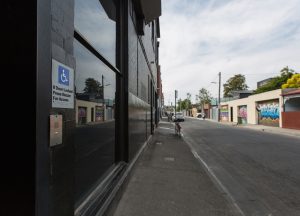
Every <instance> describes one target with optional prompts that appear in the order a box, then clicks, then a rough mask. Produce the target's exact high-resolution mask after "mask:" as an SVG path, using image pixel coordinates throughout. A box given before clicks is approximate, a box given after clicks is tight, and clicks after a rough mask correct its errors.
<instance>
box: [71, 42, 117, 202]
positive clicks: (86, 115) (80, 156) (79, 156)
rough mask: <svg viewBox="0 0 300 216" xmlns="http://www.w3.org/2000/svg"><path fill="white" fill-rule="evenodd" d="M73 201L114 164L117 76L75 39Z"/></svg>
mask: <svg viewBox="0 0 300 216" xmlns="http://www.w3.org/2000/svg"><path fill="white" fill-rule="evenodd" d="M74 55H75V57H76V70H75V95H76V128H75V134H74V135H75V138H74V143H75V151H76V152H75V163H76V164H75V187H76V191H75V192H76V194H75V196H76V197H75V198H76V201H77V203H78V202H80V201H81V200H82V199H84V197H85V196H86V195H87V194H88V193H89V191H90V190H92V189H93V187H94V186H95V185H96V184H97V183H98V181H99V179H101V177H102V176H103V174H104V173H105V172H106V171H107V170H108V169H109V168H110V167H112V166H113V164H114V162H115V158H114V155H115V118H114V116H115V115H114V113H115V91H116V74H115V73H114V72H113V71H112V70H111V69H110V68H108V67H107V66H106V65H105V64H104V63H103V62H101V61H100V60H99V59H98V58H97V57H96V56H94V55H93V54H92V53H91V52H90V51H89V50H88V49H86V48H85V47H84V46H83V45H82V44H81V43H80V42H78V41H77V40H75V41H74Z"/></svg>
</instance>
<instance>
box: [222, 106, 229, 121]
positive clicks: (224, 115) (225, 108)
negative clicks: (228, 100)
mask: <svg viewBox="0 0 300 216" xmlns="http://www.w3.org/2000/svg"><path fill="white" fill-rule="evenodd" d="M220 116H221V121H228V105H223V106H221V110H220Z"/></svg>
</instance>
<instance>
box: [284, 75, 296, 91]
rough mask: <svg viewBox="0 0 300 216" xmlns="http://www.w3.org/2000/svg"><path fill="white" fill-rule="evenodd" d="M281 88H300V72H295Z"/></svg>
mask: <svg viewBox="0 0 300 216" xmlns="http://www.w3.org/2000/svg"><path fill="white" fill-rule="evenodd" d="M281 88H282V89H285V88H300V74H294V75H293V76H292V77H291V78H289V79H288V80H287V81H286V83H285V84H283V85H282V86H281Z"/></svg>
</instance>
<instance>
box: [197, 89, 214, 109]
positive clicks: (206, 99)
mask: <svg viewBox="0 0 300 216" xmlns="http://www.w3.org/2000/svg"><path fill="white" fill-rule="evenodd" d="M211 99H212V96H211V94H210V92H209V91H208V90H207V89H205V88H201V89H200V90H199V94H198V95H196V100H197V101H199V104H200V105H201V106H204V104H208V103H210V102H211Z"/></svg>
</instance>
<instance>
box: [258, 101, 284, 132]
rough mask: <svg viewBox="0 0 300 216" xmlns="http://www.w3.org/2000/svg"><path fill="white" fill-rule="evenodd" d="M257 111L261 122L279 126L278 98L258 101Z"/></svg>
mask: <svg viewBox="0 0 300 216" xmlns="http://www.w3.org/2000/svg"><path fill="white" fill-rule="evenodd" d="M257 111H258V123H259V124H262V125H267V126H276V127H279V102H278V100H273V101H267V102H261V103H258V105H257Z"/></svg>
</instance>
